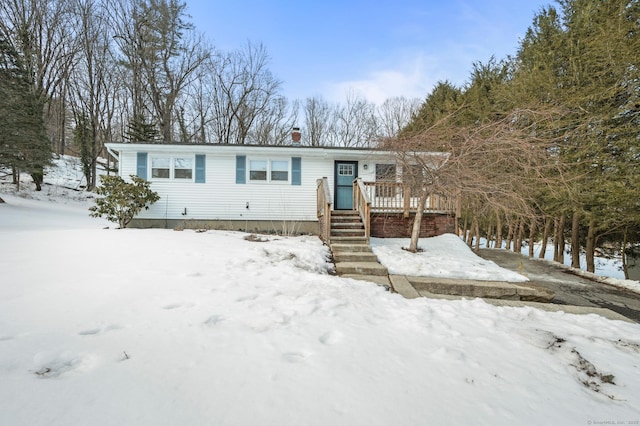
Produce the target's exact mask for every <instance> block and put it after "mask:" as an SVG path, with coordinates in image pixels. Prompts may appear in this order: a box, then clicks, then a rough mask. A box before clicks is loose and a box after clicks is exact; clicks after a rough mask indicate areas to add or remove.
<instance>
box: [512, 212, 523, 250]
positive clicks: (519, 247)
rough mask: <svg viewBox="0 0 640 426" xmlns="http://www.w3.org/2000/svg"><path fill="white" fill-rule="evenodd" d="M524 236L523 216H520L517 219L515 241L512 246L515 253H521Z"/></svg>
mask: <svg viewBox="0 0 640 426" xmlns="http://www.w3.org/2000/svg"><path fill="white" fill-rule="evenodd" d="M523 238H524V218H520V219H519V221H518V228H517V234H516V243H515V244H514V246H513V251H514V252H515V253H522V239H523Z"/></svg>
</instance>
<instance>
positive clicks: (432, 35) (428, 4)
mask: <svg viewBox="0 0 640 426" xmlns="http://www.w3.org/2000/svg"><path fill="white" fill-rule="evenodd" d="M186 2H187V12H188V13H189V14H190V15H191V17H192V21H193V23H194V24H195V26H196V28H197V29H198V30H199V31H201V32H203V33H205V34H206V36H207V37H208V38H209V40H210V41H211V42H212V43H213V44H214V46H215V47H217V48H219V49H222V50H232V49H237V48H240V47H241V46H242V45H243V44H244V43H246V42H247V41H251V42H252V43H262V44H264V46H265V47H266V49H267V51H268V52H269V55H270V56H271V66H270V69H271V71H272V72H273V74H274V75H275V76H276V77H277V78H278V79H280V80H281V81H282V92H283V94H284V95H286V96H287V97H288V98H290V99H304V98H306V97H310V96H322V97H324V98H325V99H327V100H330V101H341V100H344V98H345V96H346V93H347V92H348V91H351V92H352V93H353V92H355V93H358V94H360V95H361V96H364V97H365V98H367V99H368V100H370V101H373V102H376V103H381V102H382V101H383V100H384V99H386V98H388V97H392V96H406V97H410V98H412V97H418V98H424V97H425V96H426V95H427V94H428V93H429V92H430V91H431V89H432V88H433V86H434V85H435V84H436V83H437V82H438V81H440V80H449V81H451V82H452V83H454V84H457V85H462V84H464V83H465V82H466V81H467V79H468V76H469V75H470V72H471V66H472V63H473V62H476V61H482V62H485V61H487V60H488V59H489V58H490V57H491V56H492V55H495V56H496V57H497V58H499V59H501V58H505V57H506V56H507V55H510V54H514V53H515V52H516V50H517V47H518V41H519V39H520V38H522V36H524V34H525V32H526V30H527V28H528V27H529V26H530V25H531V22H532V20H533V16H534V14H535V13H536V12H538V11H539V10H540V9H541V8H542V7H543V6H546V5H548V4H550V3H552V1H551V0H548V1H543V0H439V1H437V0H423V1H418V0H395V1H378V2H371V1H361V0H342V1H339V0H326V1H321V2H320V1H315V0H307V1H304V0H303V1H289V0H273V1H258V0H235V1H234V0H231V1H230V0H224V1H220V0H186Z"/></svg>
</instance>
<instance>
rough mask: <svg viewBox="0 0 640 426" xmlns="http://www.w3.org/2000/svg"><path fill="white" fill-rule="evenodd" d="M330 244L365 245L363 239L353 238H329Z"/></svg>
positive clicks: (364, 239) (365, 242) (365, 241)
mask: <svg viewBox="0 0 640 426" xmlns="http://www.w3.org/2000/svg"><path fill="white" fill-rule="evenodd" d="M331 242H333V243H355V244H367V239H366V238H365V237H354V236H334V235H332V236H331Z"/></svg>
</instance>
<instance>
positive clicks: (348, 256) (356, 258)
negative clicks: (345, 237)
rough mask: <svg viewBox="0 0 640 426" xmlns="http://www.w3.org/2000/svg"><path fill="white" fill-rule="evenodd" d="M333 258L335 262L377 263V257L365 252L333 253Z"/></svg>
mask: <svg viewBox="0 0 640 426" xmlns="http://www.w3.org/2000/svg"><path fill="white" fill-rule="evenodd" d="M333 258H334V259H335V261H336V262H377V261H378V257H377V256H376V255H375V254H373V253H367V252H362V251H361V252H345V251H334V252H333Z"/></svg>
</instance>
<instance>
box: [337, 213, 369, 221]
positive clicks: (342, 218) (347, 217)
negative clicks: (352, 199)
mask: <svg viewBox="0 0 640 426" xmlns="http://www.w3.org/2000/svg"><path fill="white" fill-rule="evenodd" d="M347 221H354V222H355V221H358V222H359V221H362V219H361V218H360V215H357V214H354V215H345V216H331V222H347Z"/></svg>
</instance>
